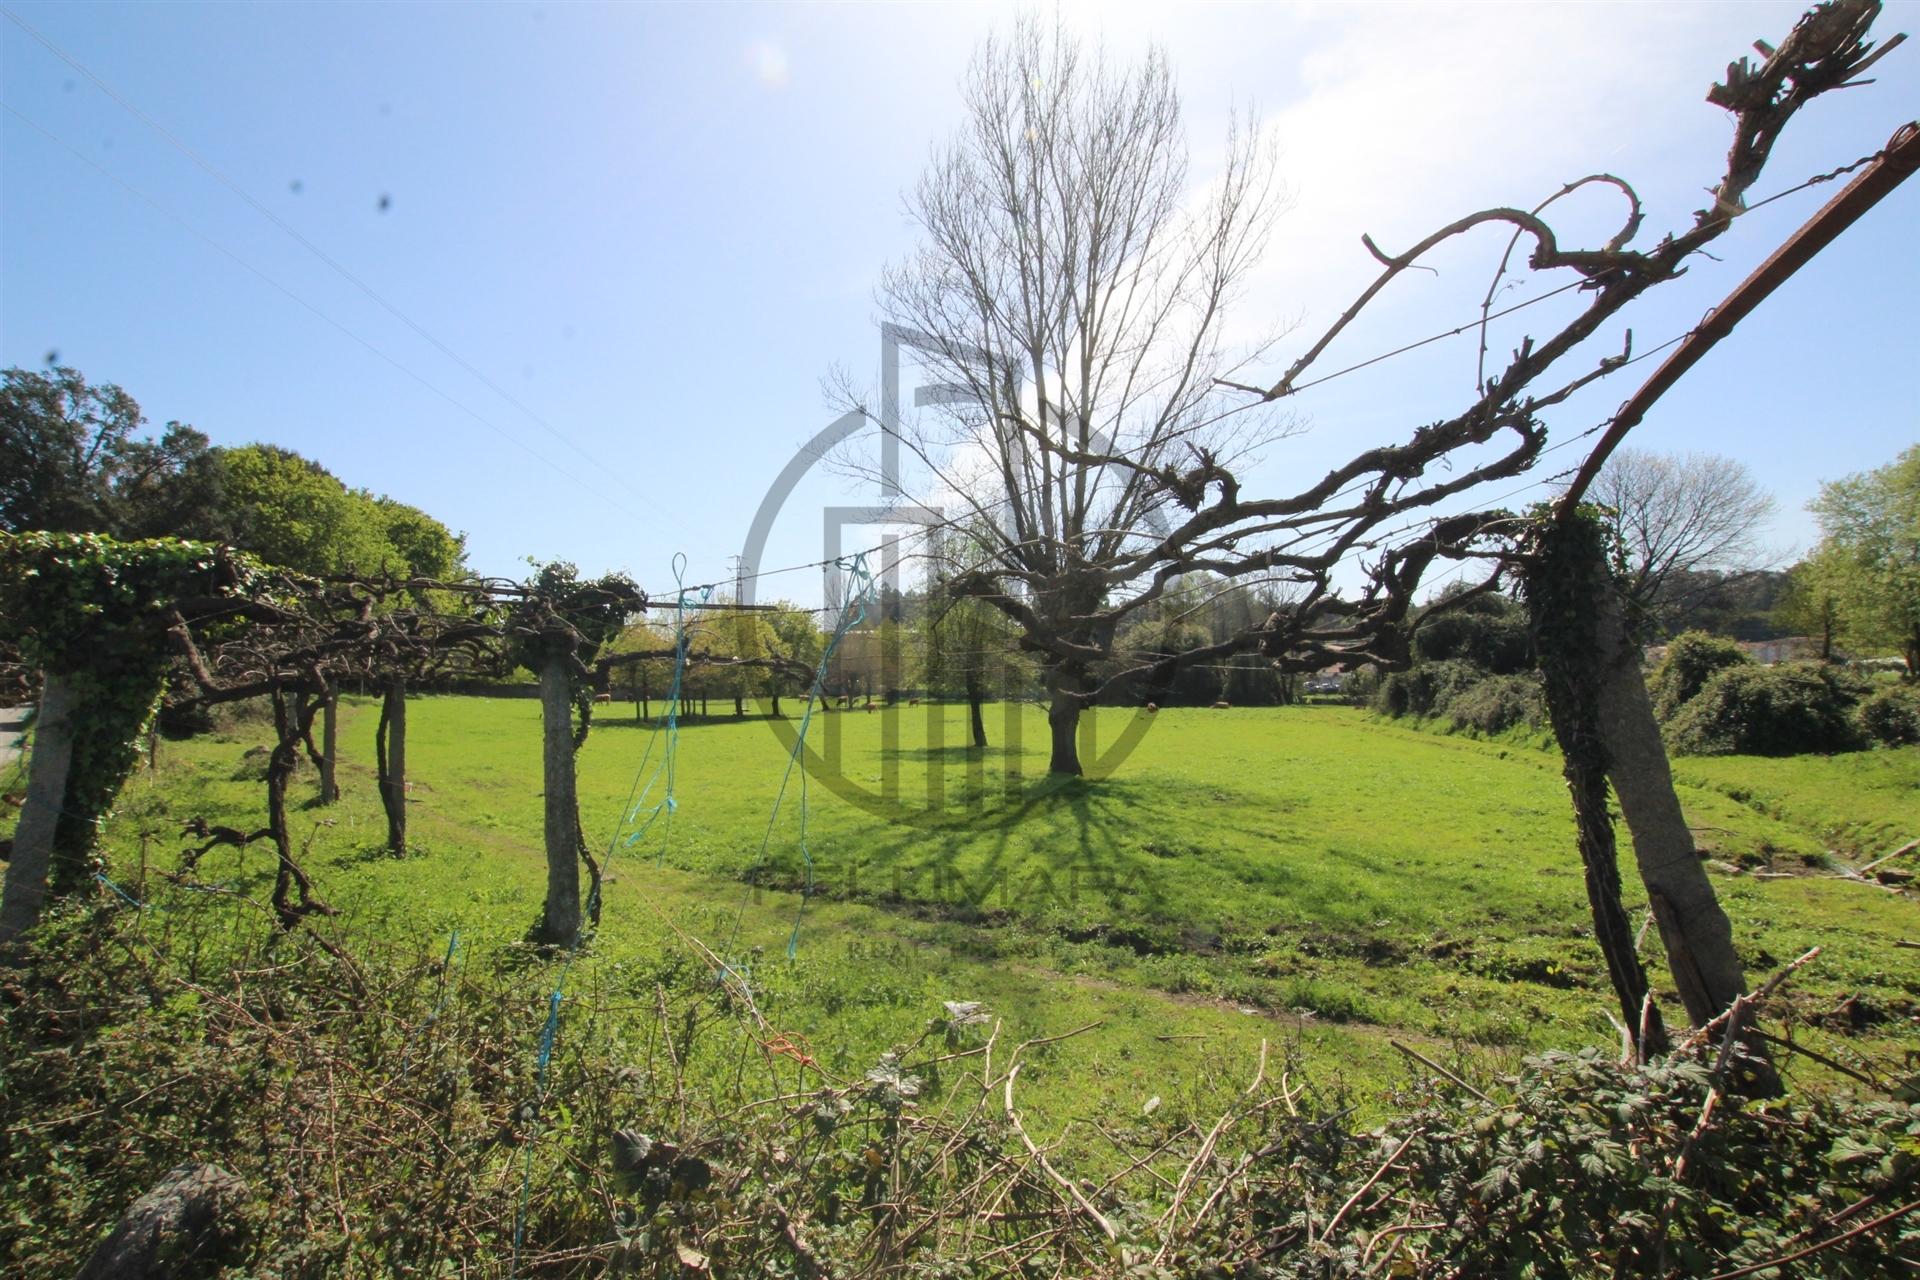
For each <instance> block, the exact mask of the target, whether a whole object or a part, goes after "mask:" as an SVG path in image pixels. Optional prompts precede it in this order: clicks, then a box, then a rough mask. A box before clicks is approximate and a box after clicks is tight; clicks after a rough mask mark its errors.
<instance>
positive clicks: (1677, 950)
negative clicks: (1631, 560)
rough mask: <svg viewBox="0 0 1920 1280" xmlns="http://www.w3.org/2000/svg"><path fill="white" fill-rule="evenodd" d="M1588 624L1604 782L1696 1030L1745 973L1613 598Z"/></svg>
mask: <svg viewBox="0 0 1920 1280" xmlns="http://www.w3.org/2000/svg"><path fill="white" fill-rule="evenodd" d="M1593 619H1594V624H1595V626H1594V631H1595V639H1596V640H1597V641H1598V642H1599V645H1600V653H1601V655H1602V656H1603V657H1604V658H1605V661H1604V664H1603V666H1602V668H1601V670H1600V672H1599V677H1600V681H1599V689H1598V694H1599V699H1598V701H1599V713H1600V720H1599V729H1600V736H1601V740H1602V743H1603V744H1604V746H1605V750H1606V755H1607V761H1608V763H1607V776H1608V777H1609V778H1610V779H1611V780H1612V782H1613V790H1614V794H1615V795H1616V796H1618V797H1619V800H1620V812H1621V813H1622V814H1623V815H1625V817H1626V820H1627V829H1628V830H1629V831H1630V832H1632V834H1633V853H1634V861H1635V862H1636V863H1637V864H1638V865H1639V869H1640V879H1641V881H1642V882H1643V883H1645V885H1646V886H1647V896H1648V900H1649V901H1650V902H1651V903H1652V905H1653V917H1654V919H1655V920H1656V921H1658V922H1659V925H1660V940H1661V941H1662V942H1663V943H1665V944H1666V949H1667V968H1668V969H1669V970H1670V971H1671V972H1672V975H1673V981H1674V985H1675V986H1676V987H1677V988H1679V991H1680V1000H1681V1002H1682V1003H1683V1004H1685V1005H1686V1007H1687V1016H1688V1017H1689V1018H1691V1019H1692V1020H1693V1023H1694V1025H1695V1026H1700V1025H1702V1024H1704V1023H1707V1022H1710V1021H1712V1020H1713V1019H1714V1018H1716V1017H1718V1016H1720V1014H1722V1013H1724V1012H1725V1011H1726V1009H1727V1006H1728V1005H1731V1004H1732V1003H1733V1002H1734V1000H1736V999H1737V998H1739V997H1740V996H1743V995H1745V994H1746V991H1747V978H1746V972H1745V970H1744V968H1743V967H1742V966H1741V963H1740V957H1739V956H1738V955H1736V954H1735V953H1734V949H1733V925H1732V924H1731V923H1730V922H1729V921H1728V920H1727V913H1726V912H1725V911H1723V910H1721V908H1720V900H1719V898H1718V897H1717V896H1716V895H1715V894H1714V892H1713V882H1712V881H1711V880H1709V879H1708V878H1707V869H1706V866H1705V864H1703V863H1702V862H1701V861H1700V856H1699V854H1697V853H1696V852H1695V851H1694V846H1693V832H1692V831H1691V830H1690V829H1689V828H1688V827H1687V821H1686V816H1685V815H1684V814H1683V813H1682V812H1681V811H1680V798H1679V796H1678V795H1676V794H1675V793H1674V790H1673V773H1672V771H1671V770H1670V769H1669V767H1668V765H1667V748H1666V744H1665V743H1663V742H1662V741H1661V740H1660V726H1659V724H1658V722H1656V721H1655V720H1654V718H1653V702H1652V700H1651V699H1650V698H1648V696H1647V685H1646V680H1645V678H1644V677H1643V676H1642V675H1641V672H1640V653H1639V649H1638V647H1637V646H1636V645H1634V644H1633V642H1632V640H1631V638H1630V637H1629V636H1628V635H1627V633H1626V624H1625V619H1624V618H1623V616H1622V612H1621V607H1620V597H1619V595H1618V593H1617V592H1608V593H1606V596H1605V598H1603V599H1601V600H1599V601H1597V602H1596V607H1595V610H1594V613H1593Z"/></svg>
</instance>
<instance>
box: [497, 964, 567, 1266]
mask: <svg viewBox="0 0 1920 1280" xmlns="http://www.w3.org/2000/svg"><path fill="white" fill-rule="evenodd" d="M578 954H579V953H578V952H577V951H574V952H569V953H568V954H567V959H566V963H565V964H562V965H561V966H560V975H559V977H557V978H555V979H554V983H553V993H552V994H551V995H549V996H548V997H547V1024H546V1026H545V1027H543V1028H541V1031H540V1055H539V1057H538V1059H537V1060H536V1061H537V1065H536V1067H535V1069H534V1075H533V1123H534V1124H536V1125H537V1124H538V1123H539V1119H540V1109H541V1108H542V1107H543V1106H544V1105H545V1104H546V1101H547V1067H548V1065H549V1064H550V1063H551V1062H552V1061H553V1042H554V1040H555V1039H556V1038H557V1037H558V1036H559V1033H560V1005H561V1002H562V1001H564V1000H565V999H566V998H567V997H566V994H565V988H566V985H567V970H569V969H571V968H572V967H573V960H574V956H576V955H578ZM533 1145H534V1144H533V1135H532V1134H528V1135H527V1144H526V1156H525V1158H524V1159H523V1160H522V1161H521V1168H520V1207H519V1208H518V1209H517V1210H515V1211H514V1215H513V1262H512V1264H511V1270H510V1271H509V1273H508V1274H510V1275H514V1276H518V1275H519V1274H520V1246H521V1244H522V1242H523V1241H524V1240H525V1238H526V1230H527V1204H528V1201H529V1200H530V1199H531V1198H532V1195H533Z"/></svg>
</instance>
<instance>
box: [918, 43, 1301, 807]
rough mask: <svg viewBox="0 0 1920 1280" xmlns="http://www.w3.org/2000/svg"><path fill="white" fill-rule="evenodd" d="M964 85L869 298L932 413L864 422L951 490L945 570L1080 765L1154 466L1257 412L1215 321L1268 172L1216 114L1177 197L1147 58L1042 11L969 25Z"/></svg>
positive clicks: (1209, 459) (1216, 457)
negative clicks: (1213, 165)
mask: <svg viewBox="0 0 1920 1280" xmlns="http://www.w3.org/2000/svg"><path fill="white" fill-rule="evenodd" d="M963 92H964V97H965V101H966V106H967V113H968V119H967V123H966V125H965V126H964V127H963V128H962V130H961V131H960V133H959V134H958V135H957V136H956V137H955V138H954V139H953V141H952V142H950V143H949V144H948V145H946V146H945V147H943V148H941V149H939V150H938V151H937V152H936V154H935V156H934V158H933V160H932V162H931V164H930V165H929V167H928V169H927V171H926V174H925V175H924V177H923V178H922V179H921V181H920V183H919V185H918V186H917V187H916V188H915V189H914V190H913V191H912V193H911V194H910V195H909V196H908V200H907V204H908V209H909V211H910V213H911V215H912V216H913V218H914V220H915V221H916V222H918V224H919V226H920V229H921V231H922V233H923V241H922V244H921V246H920V249H919V251H918V252H917V254H916V255H915V256H913V257H912V258H910V259H909V260H907V261H906V262H905V263H903V264H899V265H897V266H895V267H893V268H892V269H890V270H889V271H888V272H887V274H886V276H885V278H884V282H883V284H882V287H881V291H880V305H881V307H882V309H883V311H884V313H885V316H886V319H887V320H888V321H889V322H891V323H892V324H893V325H894V326H896V332H898V333H901V334H903V335H904V336H905V337H906V338H907V344H908V345H909V346H911V347H914V348H916V349H917V350H918V351H919V352H920V354H921V357H922V360H923V364H924V365H925V372H926V373H927V374H928V375H929V380H930V381H931V382H933V383H934V384H935V390H936V395H935V397H934V398H935V399H936V400H937V401H939V402H943V403H944V405H945V409H944V411H941V412H935V413H929V414H925V415H921V416H920V417H919V418H918V419H916V421H915V422H914V423H912V424H896V423H883V427H884V429H886V430H887V431H890V432H892V433H894V434H895V435H896V436H897V438H898V439H899V440H900V441H901V442H903V443H904V444H905V445H906V447H907V448H908V449H909V450H910V451H911V453H912V454H913V456H914V457H915V458H917V460H918V462H919V463H920V464H922V465H923V466H925V467H926V468H928V469H929V470H930V471H931V472H932V475H933V478H934V483H935V484H936V485H937V487H938V488H940V489H941V490H942V491H943V492H944V493H948V494H951V495H953V497H954V499H955V500H956V501H957V502H958V503H959V504H960V507H961V510H962V512H963V515H964V517H965V518H966V520H967V525H968V528H969V531H970V536H969V539H968V544H969V545H968V547H967V555H968V558H967V560H966V562H965V564H964V565H963V566H962V568H961V571H960V572H958V573H955V574H953V575H952V577H951V578H950V579H949V583H950V587H951V589H952V590H953V592H954V593H955V594H958V595H964V596H972V597H975V598H977V599H980V600H983V601H986V602H987V603H989V604H990V605H991V606H993V607H995V608H997V609H999V610H1000V611H1001V612H1003V613H1005V614H1006V615H1007V616H1008V617H1010V618H1011V619H1012V620H1013V621H1014V623H1015V624H1017V626H1018V628H1019V629H1020V632H1021V635H1022V639H1021V643H1022V644H1023V645H1024V646H1025V647H1026V648H1028V649H1030V650H1032V651H1033V652H1034V653H1035V654H1036V655H1037V656H1038V658H1039V661H1040V665H1041V667H1042V669H1043V670H1044V671H1045V673H1046V683H1047V689H1048V692H1049V695H1050V706H1049V712H1048V717H1049V720H1050V722H1051V725H1052V740H1053V753H1052V761H1051V766H1050V767H1051V768H1052V770H1053V771H1054V772H1056V773H1067V774H1077V773H1079V772H1080V761H1079V756H1078V751H1077V749H1076V745H1075V726H1076V723H1077V721H1078V718H1079V715H1080V711H1081V708H1082V707H1083V706H1084V705H1085V695H1086V693H1087V691H1088V688H1087V686H1088V674H1089V671H1090V669H1091V667H1092V666H1093V664H1094V663H1096V662H1098V661H1099V660H1100V659H1102V658H1104V657H1105V656H1107V654H1108V653H1109V652H1110V651H1111V647H1112V642H1113V634H1114V630H1115V627H1116V625H1117V623H1118V622H1119V621H1120V619H1121V618H1122V617H1123V616H1124V615H1125V614H1127V613H1128V612H1130V611H1131V610H1133V609H1137V608H1139V607H1140V606H1141V605H1143V604H1145V603H1146V602H1147V601H1148V600H1149V599H1151V598H1152V597H1153V595H1154V594H1156V592H1157V588H1158V584H1157V583H1155V582H1154V581H1153V580H1152V571H1153V569H1154V568H1155V567H1156V566H1158V565H1159V564H1160V563H1161V562H1162V561H1163V560H1165V559H1167V557H1165V556H1156V555H1151V554H1146V555H1142V554H1140V553H1139V551H1138V548H1139V547H1140V545H1141V541H1142V539H1143V538H1145V540H1146V541H1147V543H1148V544H1149V545H1150V544H1151V543H1152V542H1153V541H1155V538H1154V536H1153V535H1152V534H1151V533H1149V532H1147V530H1148V529H1149V528H1150V526H1151V525H1152V524H1153V522H1154V521H1155V518H1156V516H1157V515H1158V513H1159V512H1160V511H1161V510H1162V508H1164V507H1168V506H1170V505H1171V504H1172V503H1173V502H1174V501H1176V500H1177V499H1178V497H1179V495H1178V494H1177V493H1176V491H1175V490H1173V489H1171V488H1170V487H1169V486H1168V485H1167V484H1166V483H1165V477H1166V476H1167V475H1169V474H1172V473H1173V472H1174V471H1176V470H1184V469H1186V468H1189V467H1192V466H1194V465H1200V466H1203V467H1207V466H1217V465H1222V464H1225V463H1228V462H1231V461H1232V460H1233V459H1234V458H1235V457H1237V456H1239V455H1240V454H1241V453H1243V452H1244V451H1245V450H1246V449H1247V448H1248V447H1250V446H1251V445H1252V444H1253V443H1254V442H1255V441H1256V440H1257V439H1259V438H1260V433H1261V431H1262V430H1263V429H1266V428H1267V427H1268V425H1269V424H1270V423H1271V421H1272V419H1271V418H1270V417H1268V416H1265V415H1257V414H1253V415H1246V414H1243V415H1239V416H1237V417H1233V418H1228V417H1227V416H1226V413H1225V412H1224V406H1222V405H1221V404H1219V403H1217V398H1218V397H1219V395H1220V394H1221V389H1220V387H1219V384H1218V383H1217V382H1216V379H1217V378H1219V377H1222V376H1224V375H1226V374H1229V373H1231V372H1233V370H1234V368H1236V367H1237V365H1235V363H1234V362H1233V361H1232V359H1231V357H1229V355H1228V354H1227V351H1226V347H1225V343H1224V342H1223V340H1222V324H1223V321H1224V317H1225V314H1226V310H1227V306H1228V304H1229V303H1230V302H1231V301H1232V299H1233V296H1234V294H1235V291H1236V287H1237V286H1238V284H1239V283H1240V282H1241V280H1242V278H1243V277H1244V275H1245V273H1246V272H1247V270H1248V269H1249V268H1250V267H1251V266H1252V265H1253V264H1254V262H1255V261H1256V259H1257V257H1258V255H1259V253H1260V251H1261V249H1262V247H1263V244H1264V240H1265V236H1266V232H1267V229H1268V227H1269V225H1270V222H1271V219H1272V214H1273V213H1274V210H1275V207H1276V191H1275V186H1274V178H1273V168H1272V164H1271V159H1270V153H1269V151H1268V150H1267V149H1266V148H1264V147H1263V146H1262V144H1261V140H1260V137H1259V133H1258V131H1257V130H1256V129H1252V128H1247V127H1241V126H1236V127H1234V128H1232V129H1230V130H1229V136H1228V138H1227V144H1226V159H1225V161H1224V163H1223V165H1222V167H1221V170H1220V172H1219V173H1218V174H1217V175H1216V176H1215V177H1214V179H1213V181H1212V182H1211V183H1209V184H1208V185H1207V187H1206V189H1205V191H1204V193H1201V194H1198V195H1196V192H1195V190H1194V189H1193V187H1192V186H1191V185H1190V182H1189V173H1188V165H1187V152H1186V139H1185V135H1184V132H1183V129H1182V125H1181V109H1180V97H1179V94H1178V92H1177V90H1176V88H1175V85H1174V81H1173V76H1172V73H1171V71H1170V70H1169V69H1168V66H1167V62H1166V58H1165V56H1164V55H1163V54H1161V53H1160V52H1158V51H1155V52H1153V53H1151V54H1149V55H1148V57H1147V58H1146V59H1145V61H1144V62H1142V63H1140V64H1139V65H1137V66H1133V67H1127V68H1122V67H1118V66H1116V65H1114V64H1113V63H1111V62H1110V61H1108V59H1107V58H1106V57H1105V55H1104V54H1103V53H1101V52H1099V51H1093V52H1089V51H1087V50H1085V49H1083V48H1081V47H1080V45H1079V44H1078V43H1076V41H1075V40H1074V39H1073V38H1072V37H1071V36H1069V35H1068V34H1066V33H1065V32H1064V31H1063V30H1062V29H1061V28H1060V27H1059V26H1058V25H1055V26H1051V27H1049V26H1045V25H1043V24H1041V23H1039V22H1036V21H1033V20H1031V19H1029V20H1025V21H1022V22H1020V23H1019V24H1018V25H1017V26H1016V28H1015V30H1014V31H1013V33H1012V35H1011V37H1010V38H1007V39H1004V40H1000V39H993V40H989V41H987V42H986V43H985V44H983V45H982V47H981V49H980V50H979V52H978V54H977V55H976V56H975V58H974V60H973V64H972V67H971V69H970V71H969V73H968V75H967V78H966V80H965V82H964V90H963ZM1123 562H1125V563H1126V568H1125V569H1124V570H1122V569H1120V568H1119V566H1121V565H1122V563H1123Z"/></svg>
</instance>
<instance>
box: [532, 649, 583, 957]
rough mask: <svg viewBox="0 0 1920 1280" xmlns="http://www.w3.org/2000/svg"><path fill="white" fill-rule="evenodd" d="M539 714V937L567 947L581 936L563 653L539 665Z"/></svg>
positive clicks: (568, 705) (570, 718)
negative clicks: (542, 894)
mask: <svg viewBox="0 0 1920 1280" xmlns="http://www.w3.org/2000/svg"><path fill="white" fill-rule="evenodd" d="M540 718H541V727H542V731H543V732H542V742H543V753H542V754H543V764H544V770H543V772H544V775H545V782H546V831H545V834H546V847H547V903H546V909H545V911H544V912H543V914H542V915H541V918H540V930H539V938H540V941H541V942H544V943H546V944H547V945H548V946H554V947H568V948H571V947H573V946H574V945H576V944H577V943H578V942H579V940H580V858H579V845H578V843H577V838H576V832H577V830H578V828H577V826H576V823H577V821H578V814H579V811H578V809H577V808H576V806H575V801H574V784H573V692H572V689H571V688H570V686H569V682H568V680H567V658H566V655H565V654H564V653H556V654H555V655H554V656H552V657H549V658H548V659H547V661H546V662H545V664H543V665H542V666H541V668H540Z"/></svg>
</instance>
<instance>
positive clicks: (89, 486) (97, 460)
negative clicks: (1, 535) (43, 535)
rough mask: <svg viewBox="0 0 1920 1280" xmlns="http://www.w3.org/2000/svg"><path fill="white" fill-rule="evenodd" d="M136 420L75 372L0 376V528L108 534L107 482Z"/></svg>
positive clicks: (110, 393) (130, 408) (125, 402)
mask: <svg viewBox="0 0 1920 1280" xmlns="http://www.w3.org/2000/svg"><path fill="white" fill-rule="evenodd" d="M144 421H145V419H143V418H142V417H141V416H140V406H139V405H138V404H137V403H135V402H134V399H133V397H132V396H130V395H128V394H127V393H126V392H124V391H122V390H121V389H120V388H119V387H116V386H114V385H113V384H112V383H101V384H100V385H98V386H90V385H88V383H87V381H86V379H84V378H82V377H81V376H80V374H79V372H78V371H77V370H74V369H68V368H64V367H62V368H58V369H55V370H53V371H52V372H51V373H35V372H33V371H31V370H27V369H8V370H6V371H5V372H4V373H0V531H4V532H7V533H22V532H25V531H27V530H30V529H43V530H47V531H49V532H54V533H108V532H113V531H114V527H115V521H114V518H113V513H114V491H113V485H114V480H115V477H116V476H117V475H118V473H119V472H120V469H121V467H122V465H123V463H124V461H125V456H126V452H127V449H128V446H129V444H130V443H131V442H132V439H133V433H134V432H135V431H137V430H139V428H140V426H141V425H142V423H143V422H144Z"/></svg>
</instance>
